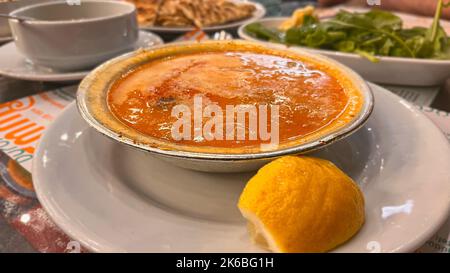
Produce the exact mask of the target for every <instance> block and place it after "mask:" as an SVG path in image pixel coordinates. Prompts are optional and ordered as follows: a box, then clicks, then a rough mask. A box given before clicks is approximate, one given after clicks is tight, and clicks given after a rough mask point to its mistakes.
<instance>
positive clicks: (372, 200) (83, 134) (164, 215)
mask: <svg viewBox="0 0 450 273" xmlns="http://www.w3.org/2000/svg"><path fill="white" fill-rule="evenodd" d="M371 86H372V88H373V91H374V94H375V99H376V102H377V104H376V106H375V111H374V113H373V115H372V117H371V118H370V119H369V121H368V123H367V124H366V126H365V127H363V128H362V129H361V130H360V131H358V132H357V133H355V134H354V135H352V136H351V137H349V138H347V139H344V140H342V141H340V142H338V143H335V144H333V145H331V146H329V148H326V149H324V150H322V151H320V152H319V154H318V155H319V156H322V157H325V158H328V159H330V160H332V161H333V162H335V163H336V164H337V165H338V166H340V167H341V168H343V169H344V171H346V172H347V173H348V174H349V175H350V176H352V177H353V178H354V179H355V180H356V181H357V182H358V183H359V184H360V186H361V187H362V190H363V192H364V195H365V198H366V223H365V225H364V226H363V228H362V230H361V231H360V232H359V233H358V234H357V235H356V237H354V238H353V239H351V240H350V241H349V242H348V243H346V244H345V245H343V246H341V247H339V248H337V249H336V250H335V251H336V252H369V251H372V250H380V251H382V252H409V251H414V250H416V249H417V248H418V247H420V246H421V245H422V244H423V243H424V242H425V241H426V240H427V239H429V238H430V237H431V236H432V235H433V234H434V233H435V232H436V231H437V229H438V228H439V226H440V225H441V224H442V223H443V221H445V220H446V217H447V212H448V209H449V205H450V195H449V192H450V183H449V182H450V169H449V166H450V147H449V145H448V142H447V139H446V138H445V137H444V135H443V134H442V133H441V131H440V130H439V129H438V128H437V127H436V126H435V125H434V124H433V123H432V122H431V121H430V120H428V119H427V118H426V117H425V116H424V115H422V114H421V113H420V112H419V111H418V110H416V109H415V108H414V107H412V106H411V105H409V104H408V103H406V102H405V101H404V100H402V99H401V98H399V97H397V96H395V95H393V94H391V93H390V92H389V91H387V90H385V89H382V88H381V87H378V86H375V85H371ZM32 173H33V181H34V186H35V189H36V193H37V196H38V198H39V200H40V202H41V204H42V205H43V206H44V208H45V209H46V210H47V212H48V213H49V215H50V216H51V218H52V219H53V220H54V221H55V222H56V224H57V225H58V226H60V227H61V228H62V229H63V230H64V231H65V232H67V233H68V234H69V235H70V236H71V237H72V238H74V239H76V240H78V241H79V242H81V243H82V244H83V245H84V246H86V247H87V248H89V249H90V250H92V251H101V252H112V251H114V252H115V251H119V252H123V251H129V252H135V251H138V252H140V251H149V252H185V251H187V252H210V251H213V252H234V251H237V252H249V251H262V250H261V249H259V248H258V247H256V246H253V245H252V244H251V243H250V240H249V237H248V235H247V230H246V225H245V223H244V220H243V218H242V217H241V216H240V214H239V212H238V210H237V208H236V203H237V200H238V197H239V194H240V192H241V190H242V188H243V187H244V184H245V182H246V181H247V179H248V178H249V177H250V176H251V175H252V174H251V173H249V174H229V175H225V174H207V173H201V172H195V171H190V170H186V169H182V168H178V167H175V166H173V165H170V164H168V163H166V162H164V161H160V160H158V159H155V158H153V157H152V156H150V155H149V154H145V153H142V152H138V151H136V150H131V149H130V148H128V147H127V146H125V145H120V144H117V143H116V142H113V141H112V140H110V139H109V138H106V137H105V136H103V135H100V134H98V133H97V132H96V131H95V130H93V129H92V128H90V127H89V126H88V125H87V124H86V123H85V122H84V121H83V120H82V119H81V117H80V116H79V114H78V113H77V110H76V107H75V104H71V105H70V106H69V107H68V108H67V109H66V110H65V111H64V112H63V113H62V114H61V115H60V116H59V117H58V118H57V119H56V120H55V121H54V123H53V124H52V125H51V126H50V127H49V128H48V130H47V131H46V133H45V134H44V136H43V137H42V139H41V142H40V145H39V147H38V149H37V152H36V157H35V159H34V162H33V170H32Z"/></svg>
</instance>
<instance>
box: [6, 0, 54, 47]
mask: <svg viewBox="0 0 450 273" xmlns="http://www.w3.org/2000/svg"><path fill="white" fill-rule="evenodd" d="M49 1H51V0H13V1H9V2H0V13H3V14H8V13H10V12H11V11H14V10H16V9H18V8H21V7H24V6H27V5H33V4H38V3H44V2H49ZM9 37H11V29H10V28H9V24H8V19H6V18H0V39H5V38H9Z"/></svg>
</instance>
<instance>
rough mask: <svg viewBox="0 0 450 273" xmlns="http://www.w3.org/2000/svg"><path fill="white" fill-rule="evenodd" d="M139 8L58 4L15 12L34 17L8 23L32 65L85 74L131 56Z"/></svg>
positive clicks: (94, 1) (92, 2)
mask: <svg viewBox="0 0 450 273" xmlns="http://www.w3.org/2000/svg"><path fill="white" fill-rule="evenodd" d="M135 12H136V8H135V6H134V5H133V4H130V3H127V2H121V1H104V0H89V1H87V0H83V1H82V3H81V5H79V6H77V5H68V4H67V3H66V2H61V1H55V2H49V3H44V4H37V5H31V6H27V7H23V8H20V9H18V10H15V11H13V12H11V14H12V15H17V16H25V17H31V18H35V19H36V20H32V21H24V22H19V21H18V20H14V19H9V23H10V26H11V30H12V33H13V37H14V41H15V43H16V46H17V48H18V50H19V51H20V52H21V53H22V54H23V55H24V56H25V57H26V58H27V59H29V60H30V61H31V62H33V63H34V64H37V65H41V66H45V67H50V68H53V69H56V70H66V71H67V70H72V71H73V70H82V69H87V68H90V67H93V66H94V65H96V64H98V63H101V62H103V61H105V60H107V59H110V58H112V57H114V56H117V55H119V54H120V53H123V52H127V51H131V50H133V48H134V44H135V42H136V41H137V39H138V27H137V21H136V14H135Z"/></svg>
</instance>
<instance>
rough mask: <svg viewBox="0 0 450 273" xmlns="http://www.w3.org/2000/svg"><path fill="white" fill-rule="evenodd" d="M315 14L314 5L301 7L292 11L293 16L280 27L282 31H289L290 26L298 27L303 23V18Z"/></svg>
mask: <svg viewBox="0 0 450 273" xmlns="http://www.w3.org/2000/svg"><path fill="white" fill-rule="evenodd" d="M313 14H314V7H313V6H310V5H308V6H306V7H304V8H299V9H296V10H295V11H294V13H292V16H291V17H290V18H289V19H287V20H286V21H284V22H283V23H281V25H280V26H279V27H278V29H279V30H280V31H283V32H285V31H287V30H288V29H290V28H293V27H298V26H301V25H303V20H304V18H305V16H308V15H313Z"/></svg>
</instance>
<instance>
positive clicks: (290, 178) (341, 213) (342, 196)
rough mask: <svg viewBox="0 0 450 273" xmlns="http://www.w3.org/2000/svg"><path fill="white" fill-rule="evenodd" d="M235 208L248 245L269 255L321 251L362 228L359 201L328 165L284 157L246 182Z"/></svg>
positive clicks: (348, 181)
mask: <svg viewBox="0 0 450 273" xmlns="http://www.w3.org/2000/svg"><path fill="white" fill-rule="evenodd" d="M238 207H239V209H240V211H241V213H242V215H243V216H244V217H245V218H246V219H247V220H248V222H249V230H250V234H251V236H252V238H253V240H254V241H255V242H256V243H257V244H259V245H261V246H263V247H266V248H268V249H270V250H272V251H274V252H326V251H329V250H331V249H333V248H335V247H337V246H339V245H341V244H342V243H344V242H346V241H347V240H349V239H350V238H351V237H352V236H353V235H355V234H356V233H357V232H358V231H359V229H360V228H361V227H362V225H363V223H364V197H363V194H362V192H361V191H360V189H359V187H358V186H357V185H356V184H355V183H354V182H353V180H352V179H351V178H350V177H348V176H347V175H346V174H345V173H343V172H342V171H341V170H340V169H339V168H337V167H336V166H335V165H334V164H333V163H331V162H329V161H327V160H323V159H318V158H312V157H297V156H286V157H282V158H279V159H277V160H275V161H272V162H271V163H269V164H267V165H266V166H264V167H263V168H261V169H260V170H259V171H258V173H257V174H256V175H255V176H254V177H253V178H251V179H250V181H249V182H248V183H247V185H246V187H245V189H244V190H243V192H242V194H241V197H240V199H239V204H238Z"/></svg>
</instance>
